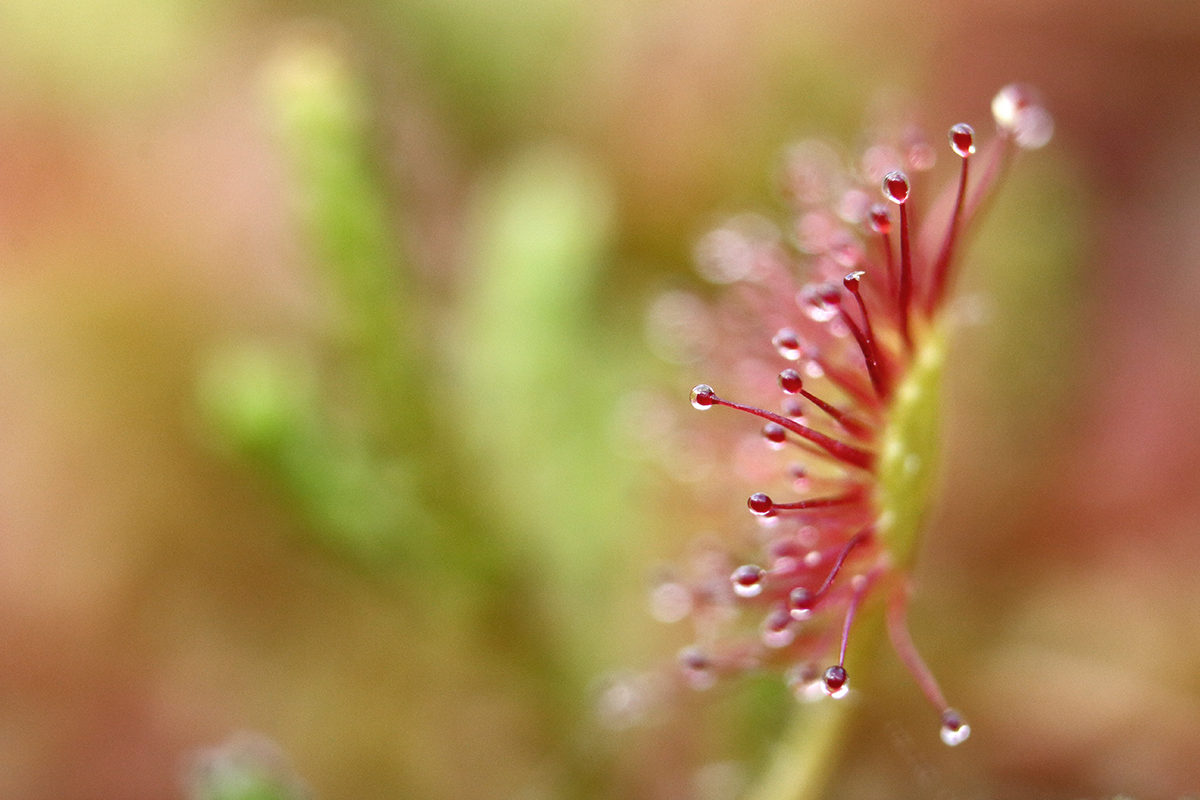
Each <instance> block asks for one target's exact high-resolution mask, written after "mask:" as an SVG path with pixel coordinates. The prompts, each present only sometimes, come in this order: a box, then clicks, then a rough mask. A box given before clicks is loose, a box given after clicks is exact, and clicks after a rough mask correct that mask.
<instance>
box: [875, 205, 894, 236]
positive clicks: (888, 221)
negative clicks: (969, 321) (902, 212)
mask: <svg viewBox="0 0 1200 800" xmlns="http://www.w3.org/2000/svg"><path fill="white" fill-rule="evenodd" d="M870 220H871V230H873V231H875V232H876V233H890V232H891V230H892V218H891V217H889V216H888V209H887V206H885V205H884V204H883V203H876V204H875V205H873V206H871V211H870Z"/></svg>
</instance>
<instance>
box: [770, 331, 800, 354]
mask: <svg viewBox="0 0 1200 800" xmlns="http://www.w3.org/2000/svg"><path fill="white" fill-rule="evenodd" d="M771 344H773V345H774V346H775V349H776V350H777V351H779V355H781V356H783V357H784V358H786V359H787V360H788V361H798V360H799V359H800V351H801V347H800V337H799V336H798V335H797V334H796V332H795V331H794V330H792V329H791V328H781V329H780V330H779V332H778V333H776V334H775V336H774V338H772V339H771Z"/></svg>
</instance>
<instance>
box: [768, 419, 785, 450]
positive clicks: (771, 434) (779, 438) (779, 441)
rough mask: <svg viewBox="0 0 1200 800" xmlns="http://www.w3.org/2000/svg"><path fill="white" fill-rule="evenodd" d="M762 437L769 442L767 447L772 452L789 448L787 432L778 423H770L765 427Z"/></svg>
mask: <svg viewBox="0 0 1200 800" xmlns="http://www.w3.org/2000/svg"><path fill="white" fill-rule="evenodd" d="M762 435H763V438H764V439H766V440H767V447H769V448H771V449H772V450H782V449H783V448H784V447H786V446H787V431H786V430H784V427H783V426H782V425H780V424H779V423H777V422H768V423H767V424H766V425H764V426H763V429H762Z"/></svg>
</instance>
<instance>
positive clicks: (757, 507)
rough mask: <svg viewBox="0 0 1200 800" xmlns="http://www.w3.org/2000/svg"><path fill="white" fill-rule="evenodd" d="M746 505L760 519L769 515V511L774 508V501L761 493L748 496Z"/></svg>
mask: <svg viewBox="0 0 1200 800" xmlns="http://www.w3.org/2000/svg"><path fill="white" fill-rule="evenodd" d="M746 505H747V506H749V508H750V510H751V511H752V512H753V513H755V514H757V515H758V516H760V517H763V516H766V515H767V514H770V513H771V509H773V508H774V507H775V503H774V501H772V500H771V498H770V497H768V496H767V495H765V494H763V493H762V492H755V493H754V494H752V495H750V499H749V500H747V501H746Z"/></svg>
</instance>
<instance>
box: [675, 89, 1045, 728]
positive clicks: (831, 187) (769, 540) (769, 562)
mask: <svg viewBox="0 0 1200 800" xmlns="http://www.w3.org/2000/svg"><path fill="white" fill-rule="evenodd" d="M992 110H993V114H994V117H995V121H996V128H997V132H998V136H996V137H995V138H994V139H993V140H992V141H991V142H990V143H988V145H987V146H986V147H983V148H979V144H978V141H977V136H976V133H975V130H974V129H973V128H972V127H971V126H970V125H967V124H965V123H961V124H958V125H954V126H953V127H952V128H950V130H949V137H948V138H949V147H950V150H951V151H952V152H953V153H954V154H955V155H956V156H957V157H958V158H957V161H959V162H960V169H961V171H960V175H959V179H958V181H957V189H956V194H955V195H954V197H955V203H954V204H953V206H952V209H953V210H952V212H951V213H950V215H949V217H947V216H945V214H944V213H943V215H942V216H936V215H931V216H930V217H929V218H927V219H924V220H923V223H924V225H927V226H933V230H934V232H935V233H936V235H922V236H920V237H918V236H916V231H915V229H914V225H915V222H914V220H915V219H916V218H917V217H916V216H915V215H914V214H913V212H912V206H913V205H914V203H918V202H920V201H921V200H922V198H923V195H924V194H925V191H924V190H925V187H924V186H923V184H922V182H921V181H922V176H921V175H919V174H916V173H919V172H920V171H922V170H925V169H928V168H929V167H931V166H932V164H933V162H934V160H935V158H936V151H935V150H933V149H932V148H930V147H929V145H927V144H925V143H924V139H920V138H912V137H910V138H909V139H908V140H906V141H901V142H895V143H889V142H878V143H876V144H873V145H872V146H871V147H870V148H868V151H867V153H866V155H864V157H863V159H862V162H861V166H860V168H859V169H856V170H846V169H844V168H843V167H842V166H841V165H840V164H839V163H838V158H837V154H836V152H834V151H833V150H832V149H831V148H828V147H827V146H818V145H802V146H798V147H797V148H796V149H795V150H794V151H793V153H792V159H791V161H790V163H789V168H788V171H787V180H789V181H790V182H791V187H790V191H789V196H790V197H791V198H792V199H793V202H794V203H795V204H796V207H795V214H796V223H795V225H794V227H793V230H794V231H795V236H794V238H793V239H792V245H793V247H792V249H791V250H790V251H789V250H788V248H787V247H786V246H785V244H786V242H785V241H781V240H776V239H771V240H770V247H769V251H768V250H762V251H758V252H755V253H747V252H745V251H743V250H737V251H736V253H737V257H738V258H739V259H743V260H745V259H750V260H751V261H753V265H754V266H753V269H752V270H751V269H744V270H741V271H736V270H725V271H722V272H720V274H721V276H723V277H722V279H721V280H722V282H725V276H728V275H732V274H734V273H735V272H736V273H737V274H738V275H739V276H744V277H740V278H739V280H738V281H737V284H738V285H739V286H741V287H742V288H744V290H745V291H744V292H743V293H742V294H741V295H740V296H741V297H743V298H746V299H744V301H743V302H744V303H746V304H748V308H749V311H750V312H751V314H750V316H751V317H753V320H754V322H755V323H756V324H758V325H761V324H763V323H766V324H768V325H771V328H770V329H768V330H767V331H765V332H764V335H763V337H762V339H761V340H759V341H756V342H753V343H749V344H748V346H749V347H750V348H752V351H753V352H754V353H755V354H756V356H755V357H756V358H758V359H777V361H776V362H775V363H776V364H777V365H778V366H777V367H776V369H777V370H778V371H777V376H778V377H777V380H776V382H777V385H778V395H777V396H776V399H775V400H773V401H771V402H773V403H775V404H776V406H775V408H776V409H778V410H775V409H773V408H772V407H771V404H770V403H767V404H762V405H749V404H745V403H743V402H742V400H741V399H740V398H738V397H736V395H737V394H738V392H739V390H738V386H737V384H736V383H735V384H734V385H733V386H732V387H731V388H732V392H733V393H732V394H731V395H729V396H726V395H725V394H724V393H723V392H722V393H718V391H717V390H716V389H714V388H713V387H712V386H710V385H708V384H699V385H697V386H696V387H695V388H694V389H693V390H692V395H691V403H692V405H693V406H694V407H695V408H696V409H699V410H709V409H712V408H714V407H717V406H720V407H723V408H727V409H732V410H735V411H739V412H741V413H742V414H743V415H749V416H754V417H757V418H758V419H759V420H760V424H762V425H763V427H762V428H761V436H762V439H763V440H764V442H765V444H766V445H767V447H766V448H764V452H765V453H767V454H768V455H765V456H764V457H765V458H769V457H770V455H769V453H770V451H772V450H773V451H779V452H778V455H777V456H775V457H776V458H783V459H785V462H784V463H782V464H781V469H780V473H779V474H780V476H781V478H783V480H781V481H780V484H779V487H778V489H779V491H778V492H776V491H775V488H776V487H770V488H771V491H772V493H771V494H768V493H767V492H765V491H758V492H754V493H753V494H751V495H750V496H749V497H748V499H747V500H746V505H747V508H748V510H749V512H750V517H751V518H757V519H758V520H759V521H760V523H761V524H762V526H763V527H761V528H760V530H761V533H760V540H761V542H762V545H761V552H759V553H758V554H757V555H755V556H752V557H751V558H746V559H744V560H740V561H738V560H735V561H733V562H732V563H728V564H727V566H725V567H723V568H722V567H720V566H715V567H714V570H715V571H712V572H709V573H707V574H705V575H701V576H700V577H698V578H697V579H696V580H695V582H694V583H693V584H691V585H690V586H689V587H688V588H687V589H686V590H687V591H689V592H690V596H689V598H688V602H686V603H683V602H678V598H674V597H673V598H672V600H673V602H672V604H671V606H670V607H671V609H679V608H684V607H686V608H687V609H688V613H687V616H690V617H692V618H693V619H694V620H695V622H696V630H697V642H696V644H695V645H693V646H691V647H689V648H687V649H685V650H684V651H682V652H681V653H680V654H679V670H680V675H681V678H682V681H683V683H684V684H685V685H687V686H691V687H693V688H696V689H707V688H709V687H711V686H713V685H714V684H715V683H716V682H717V681H718V680H719V679H720V678H721V677H722V676H726V675H730V674H733V673H738V672H742V671H744V670H746V669H748V668H757V667H762V666H778V667H779V668H781V669H782V670H783V671H784V672H785V673H786V674H787V675H788V676H789V678H788V681H789V685H790V686H792V687H793V689H794V690H795V693H796V696H797V697H798V698H800V699H802V700H806V701H807V700H811V699H813V698H814V696H821V695H824V696H828V697H833V698H841V697H844V696H845V695H846V694H847V693H848V692H849V691H850V690H851V686H852V677H851V676H852V671H853V664H849V665H847V663H846V661H847V646H848V641H849V639H850V637H851V633H852V629H853V623H854V620H855V616H856V614H857V613H858V612H859V610H860V609H863V608H868V607H871V606H872V605H874V606H876V607H878V606H880V605H886V607H887V609H888V621H889V630H890V631H891V633H892V640H893V642H894V643H895V644H896V647H897V652H898V653H899V655H900V657H901V660H902V661H903V662H904V663H905V665H906V666H907V667H908V668H909V670H910V671H911V672H912V673H913V676H914V678H915V679H916V681H917V683H918V685H919V686H920V687H921V689H922V691H923V693H924V694H925V695H926V697H928V698H929V700H930V702H931V703H932V704H933V705H934V706H935V707H936V709H937V711H938V713H939V714H940V715H941V738H942V740H943V741H944V742H945V743H946V744H948V745H956V744H959V743H960V742H962V741H964V740H965V739H966V738H967V736H968V735H969V733H970V727H969V726H968V725H967V723H966V721H965V720H964V719H963V717H962V715H961V714H959V712H958V711H955V710H954V709H952V708H950V707H949V706H948V705H947V704H946V702H945V699H944V698H943V697H942V695H941V691H940V689H939V688H938V686H937V682H936V681H935V680H934V679H933V677H932V674H931V673H929V670H928V669H927V668H926V667H925V665H924V662H923V661H921V659H920V656H919V655H917V653H916V650H915V648H913V647H912V646H911V641H910V640H909V639H908V634H907V628H906V624H905V622H904V619H905V613H904V611H905V608H906V601H907V575H906V572H905V570H906V569H907V559H906V558H899V557H896V554H894V553H893V552H891V550H890V545H889V539H888V526H889V524H890V523H889V520H890V518H891V517H890V515H891V510H890V509H889V508H886V507H885V506H884V504H885V502H886V500H885V498H884V497H883V495H882V493H881V490H880V470H881V466H880V465H881V463H882V462H883V461H885V460H886V459H888V458H892V459H893V460H894V459H895V458H896V457H898V458H899V462H897V463H902V464H904V465H906V466H907V465H909V464H911V465H913V466H912V469H913V470H914V471H916V470H920V469H922V468H923V462H922V460H921V458H920V457H919V456H918V455H917V454H916V453H903V452H902V453H899V454H896V453H890V452H885V450H886V449H887V447H892V448H894V447H896V446H900V447H901V448H902V444H901V445H897V444H896V443H895V441H894V440H895V437H894V436H892V432H891V431H890V429H889V426H890V425H891V424H893V411H894V409H895V407H896V405H897V403H898V402H903V400H902V399H898V395H900V394H903V392H901V391H899V387H902V386H903V387H905V388H906V389H907V388H908V386H907V384H906V383H905V382H906V380H907V378H908V376H909V375H910V373H912V372H913V371H914V370H915V369H917V363H918V361H919V356H920V353H921V352H922V347H923V344H924V342H925V340H926V339H927V338H928V337H929V336H930V335H931V333H930V332H931V331H932V330H933V329H934V328H935V327H936V324H937V320H938V318H939V316H940V314H941V312H942V309H943V306H944V298H945V296H946V290H947V287H948V286H949V285H950V284H951V282H952V281H953V277H954V273H955V266H956V260H957V259H956V256H957V253H956V247H955V244H956V240H957V238H958V235H959V231H960V229H961V228H962V227H963V226H964V225H966V224H969V222H970V219H971V217H972V215H973V213H974V211H975V209H976V208H977V207H978V206H979V200H980V199H981V197H982V196H983V194H984V193H985V192H987V191H988V189H989V188H990V186H991V184H992V183H993V182H994V180H995V177H996V176H997V175H998V174H999V173H1000V172H1001V170H1000V169H999V166H1000V164H1001V163H1002V161H1003V160H1004V159H1005V158H1008V157H1010V156H1011V154H1012V152H1013V151H1014V147H1013V146H1014V145H1015V147H1016V148H1025V149H1027V148H1031V147H1040V146H1041V145H1043V144H1045V142H1046V140H1048V138H1049V134H1050V132H1052V130H1053V121H1052V120H1051V118H1050V116H1049V114H1048V113H1046V111H1045V110H1044V109H1043V108H1042V107H1041V105H1040V104H1039V103H1038V102H1037V100H1036V96H1035V95H1034V94H1033V93H1032V92H1031V91H1030V90H1028V89H1026V88H1024V87H1016V86H1010V87H1006V88H1005V89H1003V90H1001V92H1000V93H999V94H998V95H997V96H996V99H995V100H994V101H993V104H992ZM943 146H944V145H943ZM977 148H979V149H980V150H981V152H980V153H979V154H978V155H977ZM976 158H980V159H983V160H984V164H983V168H982V169H981V170H977V171H976V172H971V170H970V166H971V164H972V163H973V162H974V161H975V159H976ZM912 175H916V177H915V178H914V177H912ZM971 178H973V181H972V180H971ZM872 184H873V185H872ZM950 191H955V189H954V187H953V186H952V187H951V189H950ZM926 204H927V205H932V204H928V203H926ZM942 207H945V204H943V206H942ZM917 213H918V214H919V213H920V209H918V210H917ZM711 241H712V242H725V240H724V239H719V238H713V239H711ZM928 242H933V243H934V244H933V246H929V245H928V244H925V243H928ZM714 246H715V245H714ZM722 246H723V247H725V248H726V250H728V248H729V245H728V243H727V242H726V243H725V244H723V245H722ZM705 252H708V251H705ZM722 252H724V251H722ZM729 252H733V251H729ZM710 271H712V270H710ZM772 323H773V324H772ZM755 391H756V392H757V393H758V394H759V395H761V390H755ZM885 445H886V446H887V447H885ZM721 569H724V570H725V571H724V572H723V574H722V573H721V572H720V570H721ZM672 586H675V587H677V588H678V589H679V590H681V591H682V590H684V589H683V587H684V584H672ZM750 621H753V624H747V623H749V622H750Z"/></svg>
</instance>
